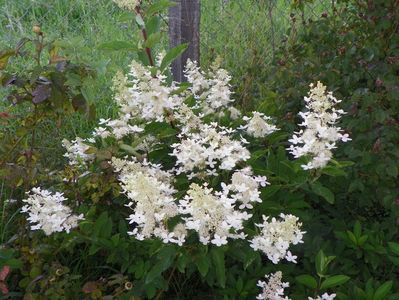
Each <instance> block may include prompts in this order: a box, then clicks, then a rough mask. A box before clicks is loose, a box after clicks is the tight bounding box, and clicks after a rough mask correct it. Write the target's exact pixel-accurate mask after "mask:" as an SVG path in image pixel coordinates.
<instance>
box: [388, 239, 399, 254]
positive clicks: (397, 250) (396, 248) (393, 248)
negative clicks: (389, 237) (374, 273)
mask: <svg viewBox="0 0 399 300" xmlns="http://www.w3.org/2000/svg"><path fill="white" fill-rule="evenodd" d="M388 246H389V249H391V251H392V252H393V253H395V254H396V255H399V244H398V243H394V242H388Z"/></svg>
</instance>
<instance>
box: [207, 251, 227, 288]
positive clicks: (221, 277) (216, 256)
mask: <svg viewBox="0 0 399 300" xmlns="http://www.w3.org/2000/svg"><path fill="white" fill-rule="evenodd" d="M210 253H211V256H212V260H213V264H214V266H215V271H216V277H217V280H218V282H219V285H220V286H221V287H222V288H224V287H225V286H226V269H225V265H224V252H223V249H222V248H213V249H212V250H211V252H210Z"/></svg>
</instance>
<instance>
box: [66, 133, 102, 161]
mask: <svg viewBox="0 0 399 300" xmlns="http://www.w3.org/2000/svg"><path fill="white" fill-rule="evenodd" d="M87 141H88V142H94V141H93V140H91V139H89V140H87ZM84 142H85V141H84V140H83V139H81V138H80V137H77V138H76V139H75V140H73V141H72V142H70V141H68V140H67V139H63V140H62V145H63V147H64V148H65V149H66V150H67V152H66V153H65V154H64V157H66V158H67V159H68V161H69V165H71V166H77V165H85V163H86V162H91V161H93V160H94V158H95V156H94V154H89V153H86V152H87V151H88V150H89V149H90V146H89V145H87V144H85V143H84Z"/></svg>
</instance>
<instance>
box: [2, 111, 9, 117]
mask: <svg viewBox="0 0 399 300" xmlns="http://www.w3.org/2000/svg"><path fill="white" fill-rule="evenodd" d="M9 117H10V115H9V114H8V113H6V112H4V111H1V112H0V118H4V119H7V118H9Z"/></svg>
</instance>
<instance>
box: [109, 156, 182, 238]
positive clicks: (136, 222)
mask: <svg viewBox="0 0 399 300" xmlns="http://www.w3.org/2000/svg"><path fill="white" fill-rule="evenodd" d="M112 165H113V166H114V168H115V171H116V172H118V173H119V181H120V182H121V187H122V189H123V191H124V193H125V194H126V196H127V197H128V198H129V199H130V200H131V201H130V202H129V203H128V204H127V206H128V207H130V208H131V209H132V210H133V213H132V214H130V216H129V217H128V220H129V223H130V224H133V225H132V226H134V228H133V230H132V231H130V232H128V233H129V234H130V235H133V236H135V238H136V239H138V240H144V239H148V238H151V237H157V238H160V239H161V240H163V241H164V242H165V243H169V242H171V243H177V244H180V245H182V244H183V243H184V240H185V235H186V234H185V230H182V229H180V230H179V227H178V228H177V230H175V231H174V232H169V231H168V229H167V227H166V222H167V220H168V219H170V218H173V217H174V216H176V215H177V213H178V208H177V205H176V204H175V199H174V198H173V195H174V193H175V192H176V191H175V189H174V188H173V186H172V180H173V177H172V176H171V174H170V173H168V172H166V171H162V170H161V166H160V165H155V164H151V163H149V162H147V161H144V162H138V161H137V160H133V161H127V160H122V159H117V158H113V160H112ZM180 227H181V226H180Z"/></svg>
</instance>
